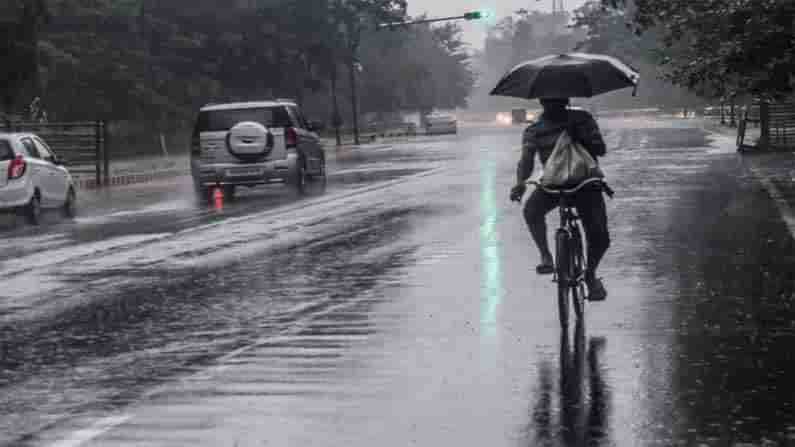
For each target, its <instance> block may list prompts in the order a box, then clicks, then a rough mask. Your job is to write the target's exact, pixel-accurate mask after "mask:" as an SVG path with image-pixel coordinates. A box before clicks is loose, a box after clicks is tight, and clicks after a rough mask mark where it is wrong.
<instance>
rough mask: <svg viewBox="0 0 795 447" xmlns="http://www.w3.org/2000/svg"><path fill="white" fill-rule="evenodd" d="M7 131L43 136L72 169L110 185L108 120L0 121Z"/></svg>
mask: <svg viewBox="0 0 795 447" xmlns="http://www.w3.org/2000/svg"><path fill="white" fill-rule="evenodd" d="M0 129H3V130H4V131H6V132H30V133H35V134H36V135H38V136H40V137H41V138H42V139H44V141H45V142H47V144H48V145H49V146H50V147H51V148H52V150H53V151H54V152H55V153H56V154H58V156H60V157H61V158H63V159H64V160H65V161H66V163H67V164H68V165H72V166H74V167H73V168H70V170H71V171H72V172H75V173H77V174H80V173H88V174H93V176H94V178H95V180H96V184H97V185H102V184H105V185H107V184H108V183H109V180H108V179H109V176H110V153H109V150H108V140H109V128H108V123H107V122H106V121H99V120H98V121H88V122H70V123H28V122H11V121H6V122H3V123H0Z"/></svg>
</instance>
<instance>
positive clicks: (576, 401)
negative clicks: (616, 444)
mask: <svg viewBox="0 0 795 447" xmlns="http://www.w3.org/2000/svg"><path fill="white" fill-rule="evenodd" d="M569 338H570V337H569V334H568V331H562V333H561V337H560V368H559V372H560V378H559V382H558V390H557V391H558V401H557V402H555V401H553V395H554V393H555V385H554V383H553V379H552V368H551V367H550V364H549V362H544V363H542V364H541V366H540V368H541V370H540V371H539V387H538V390H539V396H538V398H537V401H536V404H535V406H534V407H533V419H532V423H531V427H530V430H529V432H530V433H533V434H534V436H533V438H534V439H533V440H532V442H531V443H530V445H533V446H557V445H563V446H572V447H573V446H577V447H580V446H601V445H610V444H612V443H611V441H610V439H609V437H610V433H609V432H610V427H609V419H610V412H611V408H610V407H611V396H610V391H609V389H608V387H607V384H606V382H605V380H604V378H603V376H602V367H601V365H600V356H601V355H602V352H603V351H604V347H605V339H604V338H602V337H590V338H589V339H588V349H587V352H586V350H585V330H584V328H583V327H582V325H579V324H578V325H577V328H576V330H575V332H574V346H573V347H572V346H571V343H570V340H569ZM586 356H587V359H586ZM586 360H587V365H586ZM586 366H587V370H586ZM555 416H557V417H555Z"/></svg>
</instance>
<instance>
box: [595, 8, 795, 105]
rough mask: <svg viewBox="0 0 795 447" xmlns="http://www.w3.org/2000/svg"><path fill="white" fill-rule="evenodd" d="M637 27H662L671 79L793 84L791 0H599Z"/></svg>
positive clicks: (708, 84)
mask: <svg viewBox="0 0 795 447" xmlns="http://www.w3.org/2000/svg"><path fill="white" fill-rule="evenodd" d="M601 1H602V3H603V5H604V6H606V7H620V8H622V9H623V10H624V11H626V13H627V19H628V22H629V23H630V24H631V26H633V27H634V29H636V30H637V31H638V32H646V31H648V30H654V31H655V32H658V33H660V35H661V37H662V41H663V44H664V46H665V48H667V49H676V50H678V51H671V52H669V53H668V54H667V55H666V56H667V57H666V58H664V60H663V62H664V64H665V65H666V66H667V67H668V68H669V70H670V74H669V76H668V77H669V79H671V80H672V81H673V82H675V83H677V84H679V85H683V86H686V87H688V88H692V89H697V90H699V91H705V92H712V91H715V92H720V93H724V94H730V95H731V94H736V93H738V92H742V93H748V94H751V95H754V96H762V97H771V98H776V97H783V96H787V95H790V94H791V93H792V91H793V87H795V79H793V76H792V73H793V72H795V46H793V45H792V42H793V41H795V28H794V27H793V23H795V8H792V1H791V0H764V1H749V0H700V1H692V0H665V1H661V0H633V1H629V0H601Z"/></svg>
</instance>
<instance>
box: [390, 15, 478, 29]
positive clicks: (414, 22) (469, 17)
mask: <svg viewBox="0 0 795 447" xmlns="http://www.w3.org/2000/svg"><path fill="white" fill-rule="evenodd" d="M482 18H484V14H483V13H481V12H468V13H466V14H464V15H462V16H453V17H441V18H437V19H421V20H411V21H409V22H391V23H381V24H379V25H378V29H384V28H389V29H393V28H397V27H401V26H409V25H420V24H423V23H436V22H449V21H452V20H479V19H482Z"/></svg>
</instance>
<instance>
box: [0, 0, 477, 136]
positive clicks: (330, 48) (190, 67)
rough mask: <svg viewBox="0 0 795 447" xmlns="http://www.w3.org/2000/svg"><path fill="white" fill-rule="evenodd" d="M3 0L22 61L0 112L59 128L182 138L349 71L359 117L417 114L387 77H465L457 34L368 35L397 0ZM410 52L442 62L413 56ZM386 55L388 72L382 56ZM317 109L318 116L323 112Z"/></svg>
mask: <svg viewBox="0 0 795 447" xmlns="http://www.w3.org/2000/svg"><path fill="white" fill-rule="evenodd" d="M4 1H11V2H14V5H15V6H14V8H12V9H11V11H12V12H13V20H11V21H5V22H4V21H0V46H3V45H6V47H3V48H2V49H3V50H4V51H5V54H11V55H12V58H13V59H14V60H15V61H19V62H20V63H19V64H4V65H3V66H0V76H1V77H0V80H1V81H3V83H2V85H0V89H2V90H1V91H0V93H4V94H5V96H6V97H7V98H6V99H5V101H6V104H7V106H6V107H7V108H9V109H22V108H24V107H25V106H26V104H27V103H29V102H30V100H31V99H32V97H34V96H41V97H42V102H43V106H44V107H45V108H46V110H47V112H48V115H49V116H50V118H51V119H56V120H73V119H95V118H106V119H112V120H125V121H138V122H146V123H148V125H149V126H150V127H154V128H159V129H164V130H165V129H169V128H175V127H184V126H185V125H186V124H188V123H189V122H190V121H191V120H192V118H193V115H194V114H195V111H196V109H197V108H198V107H199V106H201V105H203V104H205V103H207V102H210V101H225V100H242V99H253V98H256V99H260V98H269V97H291V98H295V99H297V100H299V101H302V100H303V99H305V98H310V97H311V98H314V99H317V98H319V97H321V95H325V93H326V91H327V89H328V86H329V82H328V80H329V79H330V78H331V77H332V76H336V75H337V72H338V71H339V70H340V69H341V68H342V67H345V66H348V65H350V64H352V63H354V62H358V63H360V64H361V65H362V66H364V67H365V70H364V72H363V74H362V83H363V85H362V91H361V94H360V97H361V98H363V99H362V103H363V106H364V108H365V110H386V109H387V108H390V107H393V108H400V107H413V106H414V104H413V103H412V101H411V100H409V99H408V98H407V94H406V93H405V92H406V91H409V90H410V89H409V88H407V87H406V85H408V83H415V84H416V79H411V80H406V79H401V78H398V77H395V76H387V75H386V74H391V73H394V72H401V71H405V70H410V69H409V68H405V67H404V66H405V65H412V66H414V65H416V67H414V68H412V69H416V70H417V72H432V71H434V70H437V69H439V70H447V69H449V68H451V67H452V68H453V71H454V73H452V74H451V73H450V72H449V71H443V72H440V73H439V74H435V75H434V76H435V79H436V82H437V83H438V84H442V82H441V81H440V79H442V77H449V78H450V79H452V80H453V83H454V84H455V85H456V86H457V87H456V88H465V87H466V85H467V84H466V82H467V81H466V79H467V76H469V75H468V74H467V73H468V71H467V69H466V57H465V55H464V54H463V50H462V46H461V45H462V44H461V43H460V40H457V34H456V32H452V31H449V30H448V31H447V32H446V34H445V32H442V31H439V32H436V31H434V32H431V31H429V30H425V31H423V32H422V33H419V34H417V33H415V30H411V31H410V32H409V33H408V35H403V33H394V34H393V35H392V36H387V34H390V33H389V32H388V31H384V32H380V33H377V32H375V31H374V30H375V26H374V25H375V24H376V23H379V22H381V21H388V20H394V19H396V18H403V17H404V16H405V8H406V3H405V1H402V0H346V1H342V0H258V1H250V0H235V1H231V0H230V2H228V3H224V5H223V7H221V6H219V3H218V1H217V0H169V1H168V2H157V1H155V0H4ZM36 5H38V6H40V7H41V8H39V9H35V8H34V6H36ZM17 6H18V7H17ZM4 11H5V10H4ZM6 15H12V14H11V13H8V14H6ZM23 29H26V30H30V31H28V32H27V33H22V30H23ZM395 34H401V37H400V38H396V35H395ZM437 34H438V36H439V37H438V38H437V37H436V36H437ZM390 40H391V43H390ZM412 41H416V42H423V44H424V45H426V46H428V49H429V50H428V51H430V50H434V51H435V52H433V53H430V54H433V58H436V59H439V60H433V61H430V60H427V61H424V60H423V58H422V57H420V56H416V57H415V56H414V52H413V50H412V49H411V48H410V45H412V44H411V43H410V42H412ZM9 45H10V46H9ZM390 46H391V47H392V49H391V50H390V51H392V53H391V54H392V55H393V57H394V58H395V59H394V60H392V61H391V62H390V61H389V60H387V59H384V57H383V54H381V53H379V51H380V49H385V48H387V47H390ZM409 56H411V57H409ZM447 56H449V60H448V62H447V64H448V65H444V64H442V63H441V61H442V60H443V59H444V57H447ZM425 57H428V55H427V54H426V55H425ZM450 61H458V62H460V65H455V64H452V65H450V64H451V63H450ZM431 63H434V64H436V65H435V66H434V67H431ZM398 67H399V68H398ZM11 69H13V70H14V71H10V70H11ZM3 70H7V72H3ZM456 70H458V71H456ZM380 74H384V76H380ZM456 76H457V78H456ZM22 86H25V88H24V89H23V88H22ZM426 90H427V88H426ZM453 96H454V95H453V94H452V93H450V92H449V91H445V93H444V94H441V93H440V94H439V95H438V100H439V101H440V102H442V103H444V104H449V103H459V104H460V103H461V102H462V101H463V98H464V97H465V96H466V93H459V94H458V97H457V98H453ZM323 98H324V99H323V100H321V101H320V102H319V104H316V107H315V109H317V110H325V111H328V110H330V105H329V104H328V102H329V100H328V96H327V95H326V96H323ZM316 102H317V101H316ZM325 111H324V113H328V112H325ZM326 116H328V115H326Z"/></svg>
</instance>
